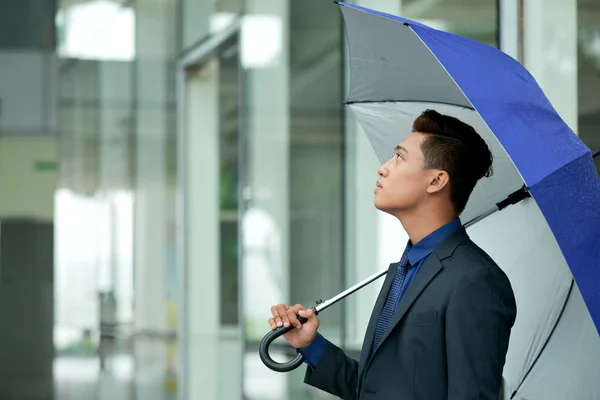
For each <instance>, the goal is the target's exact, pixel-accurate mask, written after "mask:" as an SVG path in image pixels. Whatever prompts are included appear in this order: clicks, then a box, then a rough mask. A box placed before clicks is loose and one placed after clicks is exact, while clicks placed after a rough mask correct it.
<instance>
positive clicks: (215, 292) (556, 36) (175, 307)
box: [0, 0, 600, 400]
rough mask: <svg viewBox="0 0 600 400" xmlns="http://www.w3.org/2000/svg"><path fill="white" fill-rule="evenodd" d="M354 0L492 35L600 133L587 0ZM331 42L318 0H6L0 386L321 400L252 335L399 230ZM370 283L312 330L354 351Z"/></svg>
mask: <svg viewBox="0 0 600 400" xmlns="http://www.w3.org/2000/svg"><path fill="white" fill-rule="evenodd" d="M357 2H358V3H359V4H361V5H364V6H367V7H371V8H376V9H379V10H382V11H387V12H391V13H395V14H401V15H402V16H405V17H408V18H412V19H416V20H419V21H420V22H423V23H425V24H428V25H431V26H435V27H438V28H440V29H444V30H449V31H452V32H456V33H459V34H462V35H465V36H468V37H471V38H475V39H477V40H480V41H483V42H486V43H488V44H490V45H491V46H495V47H499V48H501V49H502V50H504V51H505V52H507V53H508V54H510V55H512V56H513V57H515V58H517V59H518V60H519V61H520V62H522V63H524V64H525V65H526V66H527V67H528V68H529V70H530V71H531V72H532V73H533V75H534V76H535V77H536V78H537V79H538V81H539V83H540V84H541V86H542V88H543V89H544V91H545V92H546V94H547V95H548V97H549V98H550V100H551V101H552V103H553V104H554V106H555V107H556V109H557V110H558V112H559V113H560V114H561V116H562V117H563V118H564V119H565V120H566V121H567V123H568V124H569V125H570V126H571V127H572V129H573V130H574V131H575V132H577V134H579V135H580V137H581V138H582V139H583V140H584V142H586V143H587V144H588V145H589V146H590V147H592V148H596V147H600V95H599V94H598V93H600V2H598V1H597V0H543V1H542V0H498V1H496V0H358V1H357ZM344 40H345V37H344V32H343V26H342V24H341V18H340V13H339V10H338V7H337V6H335V5H334V4H333V3H332V2H330V1H324V0H302V1H285V0H245V1H244V0H19V1H11V2H8V1H5V2H2V4H1V5H0V229H1V235H0V321H1V326H2V329H0V399H3V400H13V399H18V400H29V399H31V400H38V399H39V400H42V399H44V400H47V399H56V400H87V399H98V400H104V399H110V400H120V399H128V400H129V399H144V400H171V399H173V400H175V399H179V400H196V399H203V400H235V399H246V400H266V399H289V400H301V399H328V398H330V396H327V395H326V394H324V393H321V392H318V391H316V390H313V389H311V388H309V387H308V386H306V385H304V384H303V383H302V378H303V374H304V368H300V369H298V370H296V371H294V372H292V373H289V374H277V373H274V372H271V371H270V370H268V369H266V368H265V367H264V366H263V365H262V363H261V361H260V360H259V358H258V353H257V347H258V342H259V341H260V339H261V338H262V337H263V335H264V334H265V333H266V332H267V331H268V329H269V328H268V325H267V322H266V320H267V318H268V317H269V316H270V306H271V305H273V304H276V303H282V302H283V303H303V304H305V305H306V306H310V305H312V304H314V302H315V301H316V300H318V299H326V298H329V297H332V296H333V295H335V294H337V293H338V292H340V291H341V290H343V289H345V288H346V287H348V286H350V285H352V284H354V283H355V282H357V281H359V280H361V279H362V278H364V277H366V276H368V275H370V274H372V273H374V272H376V271H378V270H380V269H381V268H384V267H387V265H388V263H390V262H392V261H395V260H396V259H397V258H398V257H399V256H400V253H401V251H402V249H403V246H404V243H405V239H406V236H405V233H404V232H403V231H402V230H401V228H400V227H399V226H398V225H397V224H395V223H394V221H393V220H390V219H389V218H387V217H386V216H385V215H382V214H381V213H379V212H377V211H376V210H375V209H374V208H373V206H372V188H373V186H374V183H375V180H376V178H377V175H376V168H377V166H378V163H377V159H376V157H375V154H374V153H373V151H372V150H371V147H370V145H369V143H368V141H367V139H366V137H365V135H364V134H363V133H362V132H361V129H360V126H358V125H357V123H356V122H355V120H354V119H353V118H352V115H350V114H349V113H348V112H347V111H346V110H345V109H344V108H343V105H342V103H343V100H344V96H345V88H346V80H347V77H348V71H347V64H346V48H345V42H344ZM399 73H401V71H399ZM378 289H379V285H378V284H377V283H374V284H372V285H371V286H369V287H367V288H365V289H363V290H361V291H360V292H358V293H356V294H355V295H353V296H352V297H350V298H348V299H347V300H345V301H343V302H342V303H338V304H337V305H336V306H334V307H332V308H330V309H328V310H327V311H326V312H325V313H323V315H322V328H321V330H322V332H323V333H324V335H326V336H327V337H328V338H329V339H330V340H332V341H334V342H335V343H338V344H339V345H340V346H342V347H344V348H345V349H347V350H348V352H349V353H350V354H357V352H358V351H359V349H360V345H361V341H362V335H363V333H364V330H365V328H366V324H367V321H368V317H369V315H370V311H371V308H372V305H373V303H374V300H375V296H376V294H377V291H378ZM274 350H276V351H277V353H278V354H276V355H275V357H276V358H278V359H283V358H285V357H291V356H292V355H293V352H292V351H291V349H290V348H289V347H288V346H285V344H284V343H283V342H278V345H277V346H274Z"/></svg>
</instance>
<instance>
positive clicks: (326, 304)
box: [314, 268, 388, 314]
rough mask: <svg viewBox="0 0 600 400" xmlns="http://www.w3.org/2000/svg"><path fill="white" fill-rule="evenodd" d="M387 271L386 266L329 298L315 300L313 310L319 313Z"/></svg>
mask: <svg viewBox="0 0 600 400" xmlns="http://www.w3.org/2000/svg"><path fill="white" fill-rule="evenodd" d="M387 272H388V270H387V268H386V269H384V270H382V271H379V272H377V273H375V274H373V275H371V276H370V277H368V278H366V279H364V280H362V281H360V282H358V283H357V284H356V285H354V286H352V287H350V288H348V289H346V290H344V291H343V292H341V293H339V294H338V295H336V296H334V297H332V298H331V299H329V300H325V301H324V302H322V303H319V302H317V303H318V305H317V306H316V307H314V309H315V311H316V312H317V314H318V313H320V312H321V311H323V310H324V309H326V308H328V307H330V306H332V305H334V304H335V303H337V302H338V301H340V300H342V299H343V298H345V297H347V296H349V295H351V294H352V293H354V292H356V291H357V290H359V289H361V288H362V287H364V286H367V285H368V284H369V283H371V282H373V281H374V280H376V279H379V278H380V277H382V276H383V275H385V274H386V273H387Z"/></svg>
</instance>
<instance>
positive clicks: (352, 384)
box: [302, 221, 516, 400]
mask: <svg viewBox="0 0 600 400" xmlns="http://www.w3.org/2000/svg"><path fill="white" fill-rule="evenodd" d="M438 241H439V242H438ZM419 243H421V242H419ZM419 243H417V245H416V246H414V247H413V248H412V249H411V251H413V250H417V253H418V250H419V248H421V247H422V248H426V247H428V246H426V244H427V243H434V244H435V245H434V246H433V248H432V249H431V250H432V251H430V254H426V255H425V256H424V257H422V258H420V260H419V263H420V265H419V268H418V270H417V271H415V272H416V273H415V274H414V275H413V276H412V279H411V280H407V281H408V282H406V283H405V285H404V289H403V291H404V294H403V296H402V298H401V299H400V301H399V303H398V306H397V308H396V311H395V313H394V316H393V318H392V321H391V322H390V326H389V327H388V330H387V331H386V333H385V335H384V337H383V339H382V341H381V344H380V346H379V347H378V348H377V350H376V351H375V352H374V353H372V352H371V347H372V346H371V345H372V341H373V336H374V333H375V326H376V324H377V319H378V317H379V314H380V313H381V309H382V308H383V304H384V303H385V299H386V297H387V293H388V291H389V289H390V286H391V283H392V280H393V277H394V273H395V270H396V264H392V265H390V269H389V272H388V274H387V275H386V279H385V281H384V283H383V287H382V290H381V292H380V294H379V297H378V299H377V301H376V303H375V307H374V309H373V313H372V315H371V320H370V321H369V325H368V327H367V331H366V334H365V339H364V342H363V347H362V352H361V357H360V361H356V360H353V359H351V358H349V357H348V356H346V355H345V354H344V352H343V351H342V350H341V349H340V348H338V347H337V346H335V345H334V344H333V343H331V342H329V341H328V340H327V339H325V338H323V337H322V336H320V335H319V336H318V339H317V340H316V341H315V342H314V343H313V344H312V345H311V346H309V347H308V348H306V349H304V350H302V353H303V354H305V357H307V363H308V366H307V371H306V376H305V382H306V383H308V384H310V385H312V386H315V387H317V388H320V389H322V390H324V391H326V392H329V393H331V394H334V395H336V396H338V397H340V398H342V399H365V400H368V399H373V400H374V399H396V398H398V399H403V400H411V399H415V400H416V399H426V400H442V399H443V400H459V399H460V400H465V399H481V400H492V399H493V400H498V398H499V397H500V388H501V382H502V370H503V367H504V362H505V357H506V351H507V349H508V341H509V337H510V332H511V329H512V326H513V325H514V321H515V318H516V303H515V298H514V294H513V291H512V288H511V285H510V282H509V281H508V278H507V277H506V275H505V274H504V272H503V271H502V270H501V269H500V268H499V267H498V266H497V265H496V264H495V263H494V261H493V260H492V259H491V258H490V257H489V256H488V255H487V254H486V253H485V252H484V251H483V250H481V249H480V248H479V247H478V246H477V245H475V244H474V243H473V242H472V241H471V240H470V239H469V237H468V235H467V233H466V231H465V229H464V228H463V227H462V226H460V224H458V225H457V222H456V221H454V222H453V223H451V224H449V225H447V226H445V227H443V228H442V229H440V230H439V231H436V232H434V234H432V235H430V236H428V238H426V239H424V241H423V243H422V245H421V246H418V245H419ZM425 253H427V252H425ZM418 255H419V254H417V256H418ZM417 256H415V257H417ZM409 257H410V254H409ZM411 263H412V260H411Z"/></svg>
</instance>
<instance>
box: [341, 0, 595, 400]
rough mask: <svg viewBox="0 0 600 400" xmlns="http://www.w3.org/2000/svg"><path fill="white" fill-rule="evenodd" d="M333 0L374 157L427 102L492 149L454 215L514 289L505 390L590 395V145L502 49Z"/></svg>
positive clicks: (387, 149)
mask: <svg viewBox="0 0 600 400" xmlns="http://www.w3.org/2000/svg"><path fill="white" fill-rule="evenodd" d="M338 4H339V5H340V9H341V12H342V15H343V20H344V25H345V27H346V34H347V41H348V48H349V58H350V59H349V67H350V74H351V77H350V91H349V94H348V98H347V105H348V107H350V109H351V110H352V111H353V113H354V115H355V116H356V119H357V120H358V121H359V123H360V124H361V125H362V127H363V130H364V131H365V133H366V134H367V136H368V137H369V140H370V142H371V144H372V146H373V148H374V150H375V152H376V154H377V156H378V158H379V160H380V161H381V162H384V161H386V160H388V159H389V158H390V157H391V156H392V154H393V149H394V147H395V146H396V145H397V144H398V143H399V142H401V141H402V140H403V138H404V137H405V136H407V135H408V134H410V133H411V128H412V122H413V121H414V119H415V118H416V117H417V116H418V115H419V114H420V113H421V112H422V111H424V110H425V109H435V110H437V111H439V112H441V113H443V114H448V115H452V116H454V117H457V118H459V119H461V120H463V121H464V122H466V123H468V124H470V125H471V126H473V127H474V128H475V129H476V130H477V132H478V133H479V134H480V135H481V136H482V137H483V138H484V139H485V140H486V141H487V143H488V145H489V146H490V148H491V150H492V152H493V154H494V157H495V159H494V164H493V170H494V174H493V176H492V177H490V178H488V179H484V180H482V181H480V182H479V183H478V184H477V186H476V188H475V189H474V191H473V194H472V196H471V198H470V200H469V203H468V204H467V207H466V209H465V211H464V212H463V213H462V215H461V220H462V221H463V223H465V224H467V225H469V228H468V232H469V235H470V236H471V238H472V239H473V240H474V241H475V242H476V243H478V244H479V245H480V246H481V247H482V248H484V249H485V250H486V251H487V252H488V253H489V254H490V255H491V256H492V257H493V258H494V259H495V260H496V262H497V263H498V264H499V265H500V267H501V268H503V270H504V271H505V272H506V273H507V275H508V277H509V279H510V280H511V283H512V285H513V289H514V291H515V296H516V299H517V307H518V316H517V321H516V324H515V327H514V328H513V333H512V337H511V342H510V345H509V351H508V354H507V361H506V366H505V371H504V396H505V398H507V399H508V398H523V399H525V398H532V399H534V398H572V399H576V398H577V399H579V398H581V399H583V398H597V397H600V386H599V385H598V384H597V377H598V376H597V374H598V372H597V371H600V336H599V332H600V178H599V177H598V174H597V172H596V170H595V167H594V164H593V159H592V153H591V151H590V149H588V147H587V146H585V144H584V143H582V142H581V140H580V139H579V138H578V137H577V135H575V134H574V132H573V131H572V130H571V129H570V128H569V127H568V126H567V125H566V123H565V122H564V121H563V120H562V119H561V118H560V116H559V115H558V113H557V112H556V110H554V108H553V107H552V105H551V104H550V102H549V101H548V99H547V98H546V96H545V95H544V93H543V91H542V90H541V89H540V87H539V85H538V84H537V82H536V81H535V79H534V78H533V77H532V76H531V74H530V73H529V72H528V71H527V70H526V69H525V68H524V67H523V66H522V65H521V64H519V63H518V62H517V61H515V60H514V59H513V58H511V57H509V56H508V55H506V54H505V53H503V52H501V51H499V50H497V49H495V48H493V47H490V46H488V45H486V44H483V43H480V42H477V41H474V40H471V39H468V38H465V37H461V36H459V35H455V34H452V33H448V32H443V31H440V30H436V29H433V28H430V27H428V26H425V25H423V24H420V23H418V22H416V21H412V20H408V19H405V18H401V17H398V16H393V15H389V14H385V13H381V12H378V11H374V10H370V9H367V8H364V7H360V6H356V5H353V4H347V3H343V2H340V3H338ZM520 188H522V190H519V189H520ZM511 195H512V197H511ZM507 198H508V199H509V200H508V201H507ZM510 199H514V200H515V201H511V200H510ZM521 200H522V201H521ZM510 204H512V205H511V206H510V207H506V206H507V205H510ZM505 207H506V208H505ZM497 211H498V212H497Z"/></svg>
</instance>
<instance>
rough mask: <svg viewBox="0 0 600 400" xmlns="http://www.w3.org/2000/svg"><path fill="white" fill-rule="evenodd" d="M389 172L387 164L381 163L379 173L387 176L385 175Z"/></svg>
mask: <svg viewBox="0 0 600 400" xmlns="http://www.w3.org/2000/svg"><path fill="white" fill-rule="evenodd" d="M387 174H388V169H387V167H386V166H385V164H381V165H380V166H379V168H377V175H379V176H383V177H385V176H387Z"/></svg>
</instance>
